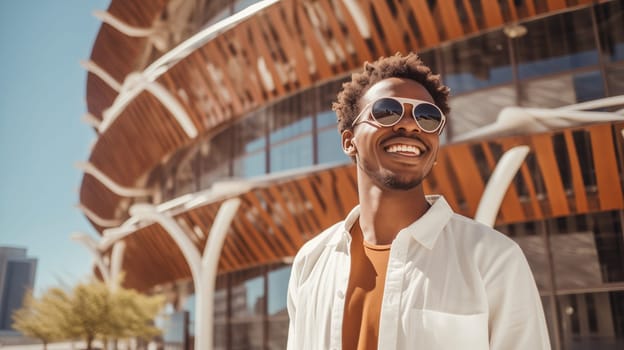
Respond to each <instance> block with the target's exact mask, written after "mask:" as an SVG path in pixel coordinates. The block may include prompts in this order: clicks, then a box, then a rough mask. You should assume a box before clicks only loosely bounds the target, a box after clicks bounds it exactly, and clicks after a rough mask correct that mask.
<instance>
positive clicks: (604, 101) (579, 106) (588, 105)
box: [556, 95, 624, 111]
mask: <svg viewBox="0 0 624 350" xmlns="http://www.w3.org/2000/svg"><path fill="white" fill-rule="evenodd" d="M622 104H624V95H619V96H611V97H605V98H600V99H597V100H591V101H587V102H581V103H576V104H573V105H567V106H563V107H559V108H556V109H558V110H563V111H565V110H576V111H580V110H584V109H596V108H604V107H611V106H617V105H622Z"/></svg>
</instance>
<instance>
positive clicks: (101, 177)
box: [76, 162, 152, 197]
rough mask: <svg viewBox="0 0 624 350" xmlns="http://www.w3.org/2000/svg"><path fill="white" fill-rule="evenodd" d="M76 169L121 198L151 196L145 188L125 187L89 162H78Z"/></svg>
mask: <svg viewBox="0 0 624 350" xmlns="http://www.w3.org/2000/svg"><path fill="white" fill-rule="evenodd" d="M76 167H77V168H78V169H80V170H82V171H84V172H85V173H86V174H89V175H91V176H93V177H94V178H96V179H97V180H98V181H99V182H101V183H102V185H104V186H106V188H108V189H109V190H111V191H112V192H113V193H115V194H117V195H120V196H122V197H141V196H149V195H151V194H152V191H151V190H149V189H146V188H136V187H125V186H122V185H120V184H118V183H117V182H115V181H114V180H113V179H111V178H110V177H108V176H107V175H106V174H104V173H103V172H102V171H101V170H100V169H98V168H96V167H95V165H93V164H92V163H89V162H78V163H76Z"/></svg>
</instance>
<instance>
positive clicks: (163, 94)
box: [145, 82, 197, 139]
mask: <svg viewBox="0 0 624 350" xmlns="http://www.w3.org/2000/svg"><path fill="white" fill-rule="evenodd" d="M145 88H146V90H147V91H149V92H150V93H151V94H152V95H154V97H156V99H158V100H159V101H160V103H162V104H163V106H165V108H167V109H168V110H169V112H170V113H171V114H172V115H173V117H174V118H175V119H176V121H177V122H178V124H180V126H181V127H182V129H183V130H184V132H185V133H186V134H187V135H188V137H190V138H192V139H194V138H195V137H197V128H196V127H195V124H194V123H193V121H192V120H191V117H189V115H188V113H186V110H185V109H184V107H182V105H181V104H180V102H178V100H177V99H176V98H175V97H173V96H172V95H171V93H169V90H167V89H165V88H164V87H163V86H162V85H160V84H159V83H157V82H150V83H149V84H147V86H146V87H145Z"/></svg>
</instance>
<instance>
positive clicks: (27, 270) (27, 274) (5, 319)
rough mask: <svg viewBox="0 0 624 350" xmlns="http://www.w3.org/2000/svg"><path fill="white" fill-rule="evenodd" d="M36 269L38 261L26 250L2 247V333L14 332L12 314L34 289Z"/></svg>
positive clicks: (0, 257) (0, 283)
mask: <svg viewBox="0 0 624 350" xmlns="http://www.w3.org/2000/svg"><path fill="white" fill-rule="evenodd" d="M36 269H37V259H34V258H29V257H27V256H26V249H24V248H14V247H0V331H7V330H13V328H12V327H11V324H12V323H13V320H12V319H11V314H12V313H13V312H14V311H15V310H17V309H19V308H20V307H22V303H23V301H24V295H25V294H26V291H27V290H29V289H32V288H33V286H34V284H35V272H36Z"/></svg>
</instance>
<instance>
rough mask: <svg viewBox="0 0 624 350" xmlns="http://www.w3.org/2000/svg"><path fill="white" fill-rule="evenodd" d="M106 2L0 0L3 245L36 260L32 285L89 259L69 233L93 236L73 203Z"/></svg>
mask: <svg viewBox="0 0 624 350" xmlns="http://www.w3.org/2000/svg"><path fill="white" fill-rule="evenodd" d="M108 4H109V0H61V1H52V0H44V1H41V0H38V1H35V0H21V1H0V245H9V246H19V247H25V248H27V249H28V255H29V256H31V257H35V258H37V259H38V260H39V261H38V266H37V277H36V280H35V290H36V291H37V292H40V291H41V290H43V289H44V288H47V287H51V286H53V285H57V284H58V283H59V280H62V281H64V282H67V283H72V284H73V283H75V282H77V281H78V280H79V279H83V278H86V277H87V276H88V274H89V273H90V272H91V266H92V258H91V255H90V254H89V253H88V251H87V250H86V249H84V248H83V247H82V246H81V245H79V244H78V243H76V242H74V241H72V240H70V238H69V237H70V235H71V234H72V232H76V231H83V232H87V233H90V234H93V235H95V230H94V229H93V228H92V227H91V225H90V224H89V223H88V222H87V221H86V219H85V218H84V216H83V215H82V213H81V212H80V211H79V210H78V209H76V208H75V207H74V205H75V204H76V203H77V202H78V188H79V186H80V181H81V179H82V174H81V172H80V171H79V170H77V169H76V168H75V167H74V163H75V162H77V161H82V160H86V159H87V158H88V156H89V151H88V149H89V145H90V144H91V143H92V142H93V140H94V139H95V137H96V135H95V133H94V131H93V130H92V129H91V128H90V127H88V126H87V125H86V124H84V123H83V122H81V121H80V118H81V116H82V115H83V114H84V113H85V111H86V103H85V90H86V72H85V70H84V69H83V68H82V67H81V66H80V64H79V62H80V60H84V59H88V58H89V56H90V54H91V48H92V46H93V43H94V41H95V38H96V35H97V31H98V30H99V27H100V22H99V21H98V20H97V19H96V18H95V17H93V16H92V14H91V12H92V11H93V10H95V9H102V10H105V9H107V8H108Z"/></svg>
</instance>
